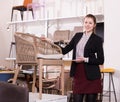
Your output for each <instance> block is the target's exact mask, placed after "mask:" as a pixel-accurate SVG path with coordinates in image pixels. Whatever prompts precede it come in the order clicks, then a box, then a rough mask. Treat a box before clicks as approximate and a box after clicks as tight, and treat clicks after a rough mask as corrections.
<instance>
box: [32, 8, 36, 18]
mask: <svg viewBox="0 0 120 102" xmlns="http://www.w3.org/2000/svg"><path fill="white" fill-rule="evenodd" d="M31 12H32V16H33V19H34V18H35V17H34V11H33V9H32V10H31Z"/></svg>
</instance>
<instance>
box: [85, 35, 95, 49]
mask: <svg viewBox="0 0 120 102" xmlns="http://www.w3.org/2000/svg"><path fill="white" fill-rule="evenodd" d="M93 36H94V34H93V33H92V34H91V36H90V38H89V39H88V41H87V43H86V45H85V49H86V48H88V46H89V45H90V44H91V42H92V41H93ZM85 49H84V50H85Z"/></svg>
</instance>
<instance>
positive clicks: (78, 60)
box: [75, 57, 85, 63]
mask: <svg viewBox="0 0 120 102" xmlns="http://www.w3.org/2000/svg"><path fill="white" fill-rule="evenodd" d="M84 61H85V58H84V57H78V58H76V60H75V62H76V63H81V62H84Z"/></svg>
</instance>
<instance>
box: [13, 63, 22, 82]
mask: <svg viewBox="0 0 120 102" xmlns="http://www.w3.org/2000/svg"><path fill="white" fill-rule="evenodd" d="M21 68H22V65H21V66H18V65H16V71H15V74H14V77H13V82H12V83H13V84H15V83H16V80H17V77H18V74H19V72H20V69H21Z"/></svg>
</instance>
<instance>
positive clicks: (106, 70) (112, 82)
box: [101, 68, 117, 102]
mask: <svg viewBox="0 0 120 102" xmlns="http://www.w3.org/2000/svg"><path fill="white" fill-rule="evenodd" d="M114 72H115V69H114V68H103V69H101V73H103V82H104V74H105V73H108V74H109V90H108V93H109V102H111V84H112V86H113V92H114V98H115V102H117V97H116V92H115V85H114V81H113V73H114ZM103 96H104V95H103Z"/></svg>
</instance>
